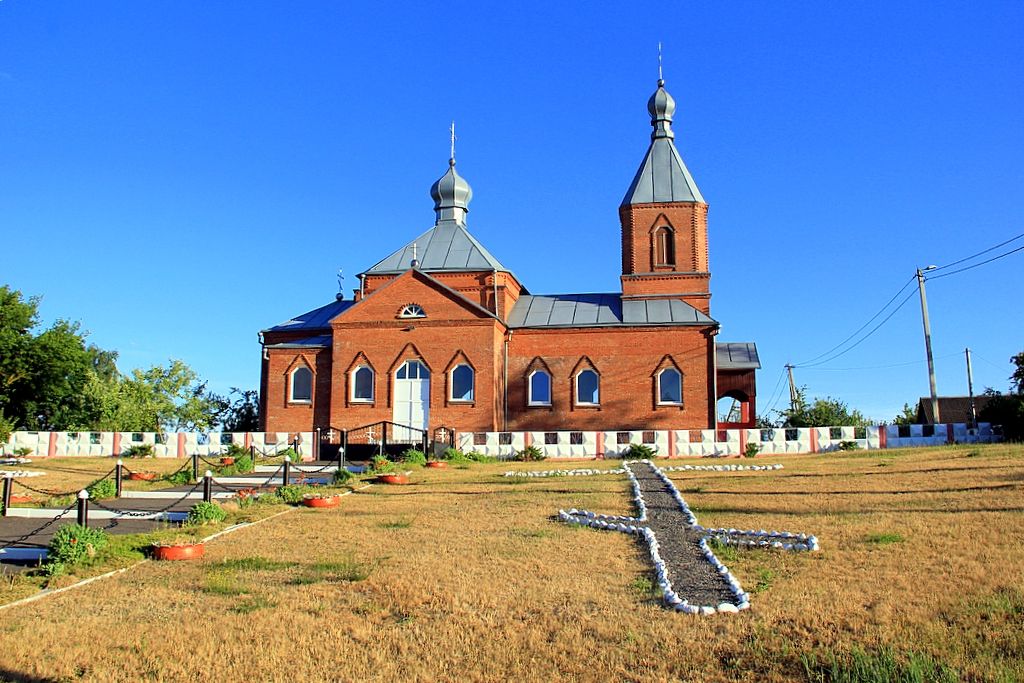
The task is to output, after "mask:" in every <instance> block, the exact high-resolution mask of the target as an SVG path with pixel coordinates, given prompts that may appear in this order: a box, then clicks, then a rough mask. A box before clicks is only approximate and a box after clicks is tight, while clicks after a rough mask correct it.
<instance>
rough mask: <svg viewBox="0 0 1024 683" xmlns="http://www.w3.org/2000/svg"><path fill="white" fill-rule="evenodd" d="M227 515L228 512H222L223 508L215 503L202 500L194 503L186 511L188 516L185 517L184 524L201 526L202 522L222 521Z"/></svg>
mask: <svg viewBox="0 0 1024 683" xmlns="http://www.w3.org/2000/svg"><path fill="white" fill-rule="evenodd" d="M227 516H228V513H226V512H224V508H222V507H221V506H220V505H217V504H216V503H207V502H206V501H203V502H201V503H196V504H195V505H193V506H192V509H191V510H189V511H188V517H187V518H186V519H185V525H186V526H202V525H203V524H210V523H212V522H223V521H224V518H225V517H227Z"/></svg>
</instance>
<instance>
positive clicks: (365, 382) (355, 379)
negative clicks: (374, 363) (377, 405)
mask: <svg viewBox="0 0 1024 683" xmlns="http://www.w3.org/2000/svg"><path fill="white" fill-rule="evenodd" d="M351 382H352V401H353V402H356V403H373V369H372V368H370V367H369V366H367V365H360V366H359V367H358V368H356V369H355V370H353V371H352V379H351Z"/></svg>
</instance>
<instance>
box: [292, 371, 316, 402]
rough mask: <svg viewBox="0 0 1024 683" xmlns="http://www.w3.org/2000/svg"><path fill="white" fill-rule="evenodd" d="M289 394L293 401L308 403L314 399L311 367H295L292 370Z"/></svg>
mask: <svg viewBox="0 0 1024 683" xmlns="http://www.w3.org/2000/svg"><path fill="white" fill-rule="evenodd" d="M289 395H290V396H291V399H290V400H291V401H292V402H293V403H308V402H310V401H312V400H313V372H312V371H311V370H310V369H309V368H306V367H301V368H295V370H293V371H292V377H291V391H290V392H289Z"/></svg>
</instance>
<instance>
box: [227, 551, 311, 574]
mask: <svg viewBox="0 0 1024 683" xmlns="http://www.w3.org/2000/svg"><path fill="white" fill-rule="evenodd" d="M297 564H298V563H297V562H282V561H280V560H268V559H267V558H265V557H260V556H259V555H255V556H253V557H236V558H233V559H229V560H221V561H220V562H215V563H211V564H210V565H209V569H211V570H213V571H218V570H225V571H249V572H261V571H265V572H276V571H279V570H281V569H290V568H291V567H294V566H295V565H297Z"/></svg>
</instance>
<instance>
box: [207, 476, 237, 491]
mask: <svg viewBox="0 0 1024 683" xmlns="http://www.w3.org/2000/svg"><path fill="white" fill-rule="evenodd" d="M210 482H211V484H212V485H213V486H216V487H217V488H219V489H221V490H222V491H227V492H228V493H238V489H233V488H231V487H229V486H225V485H224V484H222V483H220V482H219V481H217V480H216V479H214V478H213V477H211V478H210Z"/></svg>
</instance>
